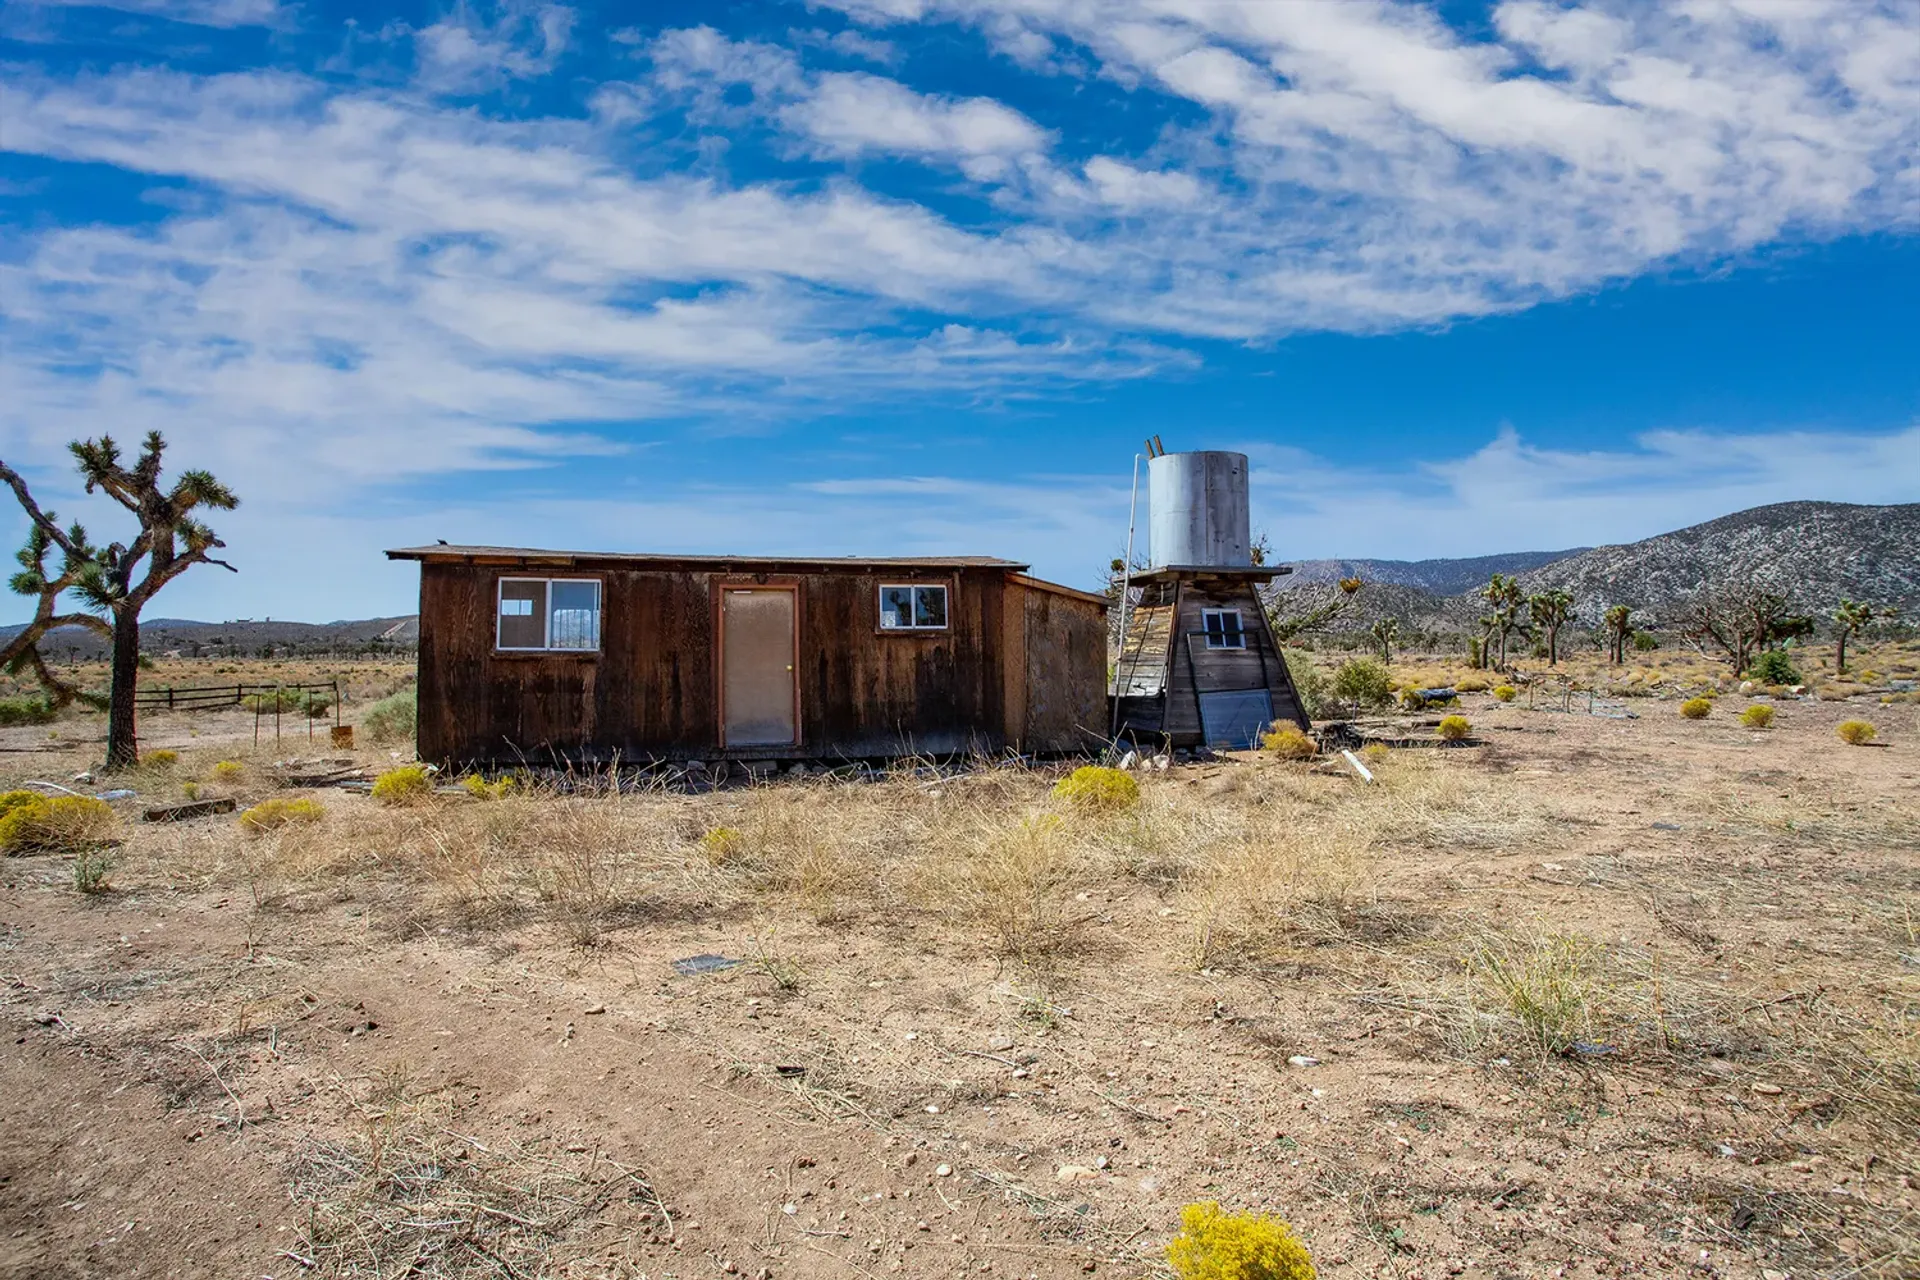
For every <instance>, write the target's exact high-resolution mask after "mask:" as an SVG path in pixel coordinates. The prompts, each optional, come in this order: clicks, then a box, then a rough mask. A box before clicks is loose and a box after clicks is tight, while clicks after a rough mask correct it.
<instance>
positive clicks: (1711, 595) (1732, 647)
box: [1680, 583, 1813, 675]
mask: <svg viewBox="0 0 1920 1280" xmlns="http://www.w3.org/2000/svg"><path fill="white" fill-rule="evenodd" d="M1791 607H1792V605H1791V604H1790V603H1789V601H1788V600H1787V597H1786V595H1785V594H1783V593H1782V592H1779V591H1774V590H1772V589H1770V588H1768V587H1765V586H1761V585H1758V584H1755V583H1739V584H1733V585H1729V586H1725V587H1720V588H1718V589H1716V590H1711V591H1700V592H1697V593H1695V595H1694V596H1693V598H1692V599H1690V600H1689V601H1687V603H1686V606H1685V609H1684V610H1683V612H1682V613H1681V616H1680V634H1681V635H1683V636H1685V637H1686V639H1687V640H1688V641H1689V642H1691V643H1692V645H1693V647H1694V648H1696V649H1698V650H1699V651H1700V652H1702V653H1705V652H1706V646H1707V645H1708V644H1709V643H1711V644H1712V645H1714V646H1715V647H1716V648H1718V649H1719V650H1720V651H1721V653H1722V654H1724V655H1725V656H1726V658H1727V661H1728V662H1730V663H1732V664H1733V670H1734V673H1735V674H1736V675H1737V674H1738V673H1740V672H1742V671H1745V670H1746V669H1747V667H1748V666H1749V665H1750V663H1751V661H1752V659H1753V655H1754V654H1755V653H1756V652H1758V651H1759V650H1761V649H1766V648H1772V647H1773V646H1775V645H1778V644H1781V643H1784V642H1785V641H1787V640H1792V639H1796V638H1799V637H1802V636H1805V635H1807V634H1808V633H1809V632H1811V631H1812V630H1813V619H1812V618H1810V617H1807V616H1806V615H1804V614H1794V613H1789V612H1788V610H1789V609H1790V608H1791Z"/></svg>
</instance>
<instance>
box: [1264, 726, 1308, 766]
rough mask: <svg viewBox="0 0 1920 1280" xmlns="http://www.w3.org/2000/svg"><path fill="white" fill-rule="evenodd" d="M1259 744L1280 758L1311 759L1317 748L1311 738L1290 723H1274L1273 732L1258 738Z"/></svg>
mask: <svg viewBox="0 0 1920 1280" xmlns="http://www.w3.org/2000/svg"><path fill="white" fill-rule="evenodd" d="M1260 745H1261V746H1262V747H1265V748H1266V749H1267V750H1268V751H1271V752H1272V753H1273V754H1274V755H1276V756H1279V757H1280V758H1281V759H1282V760H1311V759H1313V757H1314V756H1315V754H1317V752H1318V750H1319V749H1318V748H1317V747H1315V746H1314V744H1313V739H1312V738H1309V737H1308V736H1307V735H1306V734H1304V733H1302V732H1300V727H1299V726H1298V725H1291V724H1276V725H1274V726H1273V732H1271V733H1269V734H1266V735H1265V736H1264V737H1262V738H1261V739H1260Z"/></svg>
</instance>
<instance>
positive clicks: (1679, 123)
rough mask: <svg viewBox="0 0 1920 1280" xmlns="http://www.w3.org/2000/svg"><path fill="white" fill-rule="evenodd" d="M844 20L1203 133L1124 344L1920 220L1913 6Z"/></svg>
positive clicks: (1491, 291)
mask: <svg viewBox="0 0 1920 1280" xmlns="http://www.w3.org/2000/svg"><path fill="white" fill-rule="evenodd" d="M839 7H842V8H844V9H845V10H846V11H847V12H848V13H849V16H851V17H854V18H856V19H857V20H860V21H865V22H870V23H875V24H882V23H885V24H898V23H901V22H905V21H933V20H944V21H953V22H962V23H969V24H973V25H976V26H978V27H980V28H981V29H982V30H983V31H984V32H985V33H986V34H987V36H988V38H989V40H993V39H996V38H997V37H996V36H995V32H996V31H998V30H1000V29H1001V28H1002V27H1003V26H1004V25H1005V24H1007V23H1016V24H1018V25H1020V26H1021V27H1022V28H1023V29H1028V30H1033V31H1038V32H1044V33H1049V34H1050V35H1051V37H1052V38H1053V39H1054V40H1055V41H1056V43H1059V42H1066V43H1067V44H1070V45H1072V46H1073V47H1075V48H1077V49H1080V50H1083V51H1084V52H1085V53H1086V54H1087V55H1088V56H1090V57H1091V58H1092V59H1094V61H1095V62H1096V63H1097V65H1098V67H1099V69H1100V71H1101V73H1102V74H1104V75H1105V76H1107V77H1108V78H1109V79H1110V80H1111V81H1112V82H1113V83H1114V84H1115V85H1117V86H1120V87H1122V88H1124V89H1131V90H1132V91H1134V92H1140V91H1141V90H1140V89H1134V88H1133V86H1142V87H1150V88H1152V89H1154V90H1157V91H1158V92H1160V93H1163V94H1166V95H1169V96H1171V97H1174V98H1178V99H1184V100H1186V101H1188V102H1190V103H1192V104H1194V105H1196V106H1199V107H1202V108H1205V109H1206V110H1207V111H1208V112H1209V113H1210V116H1211V119H1210V120H1209V122H1208V123H1207V124H1206V125H1205V126H1202V127H1199V128H1196V129H1191V130H1188V131H1186V133H1185V135H1184V143H1185V145H1184V153H1185V154H1184V156H1183V157H1181V162H1180V163H1176V164H1175V165H1174V166H1173V168H1174V169H1175V170H1182V169H1183V170H1184V171H1185V173H1186V175H1187V176H1188V177H1189V178H1190V179H1191V180H1192V181H1194V182H1195V183H1196V184H1198V186H1199V188H1200V190H1201V191H1202V192H1203V194H1204V197H1205V198H1204V199H1202V200H1200V201H1197V202H1192V203H1191V206H1190V211H1188V212H1186V213H1184V214H1182V213H1179V212H1175V211H1173V210H1172V209H1170V210H1169V211H1168V212H1166V213H1165V214H1163V216H1162V217H1161V218H1159V219H1157V220H1156V221H1155V222H1154V223H1153V224H1151V225H1149V226H1144V227H1141V226H1134V227H1130V228H1129V229H1128V230H1127V231H1126V232H1124V233H1114V234H1109V235H1107V236H1106V237H1104V238H1103V243H1104V245H1105V247H1107V248H1108V249H1110V250H1112V251H1113V252H1115V253H1117V254H1120V255H1122V256H1125V257H1128V258H1130V259H1132V260H1134V261H1137V262H1139V263H1140V264H1142V267H1143V270H1142V272H1141V273H1140V275H1139V276H1138V277H1137V278H1136V279H1134V280H1132V281H1128V282H1127V285H1129V286H1131V287H1121V288H1119V289H1116V290H1113V291H1112V294H1111V301H1110V303H1109V305H1108V306H1107V307H1105V308H1104V313H1105V314H1106V315H1107V316H1108V317H1109V318H1111V319H1112V320H1113V321H1115V322H1117V323H1127V324H1139V325H1161V326H1165V327H1169V328H1175V329H1182V330H1187V331H1198V332H1209V333H1219V334H1225V335H1247V336H1254V335H1261V334H1271V333H1276V332H1286V331H1289V330H1291V329H1294V328H1297V327H1309V328H1311V327H1331V328H1342V329H1358V330H1363V331H1364V330H1370V329H1376V328H1383V327H1391V326H1397V325H1403V324H1407V323H1423V322H1432V321H1436V320H1441V319H1445V318H1447V317H1450V316H1458V315H1472V314H1482V313H1486V312H1491V311H1497V310H1504V309H1510V308H1513V307H1516V306H1523V305H1527V304H1529V303H1532V302H1534V301H1538V300H1540V299H1543V298H1550V297H1558V296H1564V295H1566V294H1568V293H1572V292H1575V291H1578V290H1582V289H1586V288H1591V287H1593V286H1594V285H1596V284H1599V283H1601V282H1603V281H1606V280H1609V279H1616V278H1621V277H1626V276H1630V275H1633V274H1636V273H1638V272H1640V271H1643V270H1645V269H1647V268H1648V267H1650V266H1653V265H1655V264H1659V263H1663V262H1667V261H1670V260H1674V259H1680V260H1694V261H1707V260H1712V259H1715V258H1718V257H1722V256H1724V255H1727V254H1734V253H1740V252H1742V251H1745V250H1748V249H1751V248H1753V247H1755V246H1758V245H1762V244H1765V243H1768V242H1769V241H1771V240H1774V239H1777V238H1779V237H1782V236H1816V237H1823V236H1829V235H1835V234H1843V233H1846V232H1849V231H1856V230H1861V229H1865V228H1880V227H1910V226H1913V225H1915V224H1916V223H1920V97H1917V96H1916V95H1920V23H1916V21H1915V20H1914V18H1913V16H1912V15H1911V14H1903V12H1902V11H1900V10H1889V9H1885V8H1881V7H1877V6H1873V5H1869V4H1864V3H1844V2H1841V0H1806V3H1800V4H1792V5H1784V6H1759V5H1738V4H1704V3H1703V4H1695V5H1685V6H1631V7H1629V6H1619V7H1617V8H1616V7H1614V6H1611V5H1606V4H1597V5H1580V6H1557V5H1556V6H1548V5H1544V4H1538V3H1530V2H1516V3H1508V4H1503V5H1501V6H1499V7H1498V8H1497V9H1496V10H1495V13H1494V19H1495V23H1494V25H1495V29H1496V32H1497V34H1498V36H1499V38H1498V39H1496V40H1492V41H1472V40H1468V39H1466V38H1464V37H1462V36H1460V35H1458V34H1457V33H1455V32H1454V31H1453V30H1451V29H1450V28H1448V27H1447V26H1446V25H1445V24H1444V23H1443V22H1442V21H1441V20H1440V19H1439V18H1438V17H1437V16H1435V15H1434V13H1433V12H1432V11H1431V10H1430V9H1428V8H1427V7H1425V6H1417V5H1411V4H1393V3H1385V2H1384V0H1365V2H1361V0H1356V2H1354V3H1346V4H1230V3H1200V2H1197V0H977V2H975V0H968V2H967V3H964V4H963V3H960V2H959V0H927V2H926V3H924V4H918V3H916V4H899V5H876V4H874V3H872V2H871V0H856V2H854V3H850V4H844V5H841V6H839ZM1162 149H1163V151H1171V152H1178V151H1180V150H1181V147H1180V138H1179V137H1178V136H1175V137H1173V138H1172V139H1171V140H1170V145H1169V144H1163V147H1162ZM1111 158H1112V160H1113V161H1114V162H1115V163H1126V162H1127V161H1126V159H1125V158H1124V157H1118V156H1115V157H1111ZM1222 162H1223V163H1224V165H1225V166H1226V169H1225V172H1224V173H1223V172H1221V171H1219V170H1218V168H1217V166H1218V165H1219V164H1220V163H1222ZM1157 167H1159V168H1162V169H1164V168H1167V167H1168V166H1167V165H1166V164H1165V163H1164V162H1163V163H1162V164H1161V165H1160V166H1157ZM1090 176H1091V175H1090ZM1040 190H1041V192H1042V195H1043V198H1044V196H1045V194H1046V193H1048V192H1054V193H1057V192H1059V191H1060V188H1059V187H1058V186H1057V185H1056V186H1053V187H1048V186H1045V185H1043V186H1042V187H1041V188H1040ZM1176 208H1177V206H1176ZM1148 264H1152V266H1151V268H1148ZM1169 276H1172V277H1177V278H1178V279H1179V280H1180V282H1181V284H1180V288H1179V289H1178V290H1177V291H1173V290H1154V289H1153V288H1151V285H1152V283H1153V282H1155V281H1160V280H1165V279H1166V278H1168V277H1169Z"/></svg>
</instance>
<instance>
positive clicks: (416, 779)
mask: <svg viewBox="0 0 1920 1280" xmlns="http://www.w3.org/2000/svg"><path fill="white" fill-rule="evenodd" d="M432 795H433V778H432V777H431V776H430V775H429V774H428V773H427V766H425V765H423V764H403V765H401V766H400V767H399V768H398V769H389V770H387V771H386V772H385V773H383V774H381V775H380V776H379V777H377V778H375V779H374V780H373V798H374V799H375V800H378V801H379V802H380V803H381V804H419V803H420V802H421V801H423V800H426V799H429V798H431V797H432Z"/></svg>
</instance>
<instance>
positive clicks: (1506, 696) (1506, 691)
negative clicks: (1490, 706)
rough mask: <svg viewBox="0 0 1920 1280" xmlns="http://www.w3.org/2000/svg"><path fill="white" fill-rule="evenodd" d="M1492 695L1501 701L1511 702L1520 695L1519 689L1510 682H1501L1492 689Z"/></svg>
mask: <svg viewBox="0 0 1920 1280" xmlns="http://www.w3.org/2000/svg"><path fill="white" fill-rule="evenodd" d="M1493 696H1494V697H1495V698H1497V699H1499V700H1500V701H1501V702H1512V701H1513V700H1514V699H1515V698H1517V697H1519V696H1520V691H1519V690H1518V689H1516V688H1514V687H1513V686H1512V685H1510V684H1503V685H1501V686H1500V687H1499V688H1497V689H1495V690H1494V691H1493Z"/></svg>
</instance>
